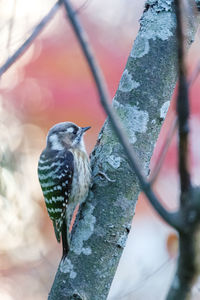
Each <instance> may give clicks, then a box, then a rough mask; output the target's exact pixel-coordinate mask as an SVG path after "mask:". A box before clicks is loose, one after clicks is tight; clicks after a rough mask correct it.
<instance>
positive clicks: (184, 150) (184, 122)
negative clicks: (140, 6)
mask: <svg viewBox="0 0 200 300" xmlns="http://www.w3.org/2000/svg"><path fill="white" fill-rule="evenodd" d="M175 12H176V19H177V30H176V34H177V43H178V74H179V87H178V95H177V115H178V123H179V174H180V184H181V191H182V192H185V191H187V190H188V189H189V188H190V187H191V181H190V174H189V171H188V133H189V123H188V119H189V100H188V86H187V80H186V68H185V62H184V38H183V30H182V19H181V4H180V2H179V0H175Z"/></svg>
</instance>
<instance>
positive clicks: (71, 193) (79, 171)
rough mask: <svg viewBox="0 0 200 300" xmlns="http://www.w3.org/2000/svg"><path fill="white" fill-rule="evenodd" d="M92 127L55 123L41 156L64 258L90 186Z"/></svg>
mask: <svg viewBox="0 0 200 300" xmlns="http://www.w3.org/2000/svg"><path fill="white" fill-rule="evenodd" d="M90 128H91V127H90V126H88V127H79V126H78V125H76V124H75V123H72V122H62V123H58V124H56V125H54V126H53V127H52V128H51V129H50V130H49V132H48V134H47V138H46V148H45V149H44V150H43V151H42V153H41V155H40V157H39V162H38V177H39V182H40V185H41V189H42V192H43V196H44V200H45V204H46V208H47V212H48V214H49V217H50V219H51V220H52V222H53V227H54V231H55V236H56V239H57V241H58V242H60V240H61V239H62V248H63V253H62V259H63V258H65V257H66V256H67V254H68V252H69V249H70V234H69V226H70V223H71V218H72V215H73V211H74V209H75V207H76V206H77V205H78V204H81V203H83V202H84V201H85V199H86V198H87V195H88V191H89V187H90V182H91V169H90V162H89V158H88V155H87V152H86V149H85V144H84V140H83V135H84V133H85V132H86V131H87V130H88V129H90Z"/></svg>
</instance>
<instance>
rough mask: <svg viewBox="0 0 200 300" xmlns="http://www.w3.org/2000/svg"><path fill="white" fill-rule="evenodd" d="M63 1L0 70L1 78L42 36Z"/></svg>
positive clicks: (53, 8) (57, 3)
mask: <svg viewBox="0 0 200 300" xmlns="http://www.w3.org/2000/svg"><path fill="white" fill-rule="evenodd" d="M60 4H61V1H60V0H59V1H57V2H56V3H55V4H54V6H53V7H52V8H51V9H50V11H49V12H48V14H47V15H46V16H45V17H44V18H43V19H42V20H41V21H40V23H39V24H38V25H37V26H36V27H35V28H34V30H33V32H32V33H31V35H30V36H29V37H28V39H27V40H26V41H25V42H24V43H23V44H22V45H21V46H20V47H19V48H18V49H17V51H16V52H15V53H14V54H13V55H12V56H11V57H9V58H8V59H7V61H6V62H5V63H4V64H3V65H2V66H1V68H0V77H1V75H2V74H3V73H4V72H5V71H7V70H8V68H10V66H12V65H13V64H14V63H15V61H16V60H17V59H18V58H19V57H20V56H21V55H22V54H23V53H24V52H25V51H26V50H27V49H28V48H29V47H30V45H31V44H32V43H33V41H34V40H35V39H36V37H37V36H38V35H39V34H40V32H41V31H42V30H43V29H44V28H45V26H46V25H47V23H48V22H49V21H50V20H51V19H52V18H53V16H54V15H55V13H56V12H57V11H58V9H59V7H60Z"/></svg>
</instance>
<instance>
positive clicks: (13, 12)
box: [6, 0, 17, 53]
mask: <svg viewBox="0 0 200 300" xmlns="http://www.w3.org/2000/svg"><path fill="white" fill-rule="evenodd" d="M16 2H17V0H14V2H13V8H12V15H11V19H10V22H9V32H8V40H7V45H6V48H7V50H8V53H9V50H10V41H11V36H12V30H13V25H14V21H15V12H16Z"/></svg>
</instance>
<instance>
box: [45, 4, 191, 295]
mask: <svg viewBox="0 0 200 300" xmlns="http://www.w3.org/2000/svg"><path fill="white" fill-rule="evenodd" d="M63 3H66V1H64V2H63ZM67 4H69V2H67ZM147 4H148V5H147V6H146V10H145V12H144V14H143V17H142V18H141V21H140V25H141V26H140V31H139V33H138V36H137V38H136V40H135V43H134V46H133V49H132V51H131V54H130V56H129V58H128V62H127V65H126V68H125V70H124V72H123V75H122V78H121V80H120V83H119V87H118V90H117V93H116V95H115V97H114V100H113V106H114V108H115V110H116V111H117V114H118V116H119V118H120V119H121V120H122V123H123V128H124V129H125V131H126V133H127V134H128V137H129V141H130V143H131V145H132V146H133V145H134V149H135V152H136V155H137V156H138V157H139V158H140V161H141V162H142V163H143V167H144V170H145V173H146V174H148V171H149V162H150V158H151V156H152V152H153V149H154V145H155V143H156V140H157V137H158V134H159V131H160V128H161V125H162V122H163V120H164V118H165V114H166V112H167V109H168V106H169V101H170V99H171V96H172V92H173V89H174V87H175V83H176V79H177V73H176V68H175V67H174V66H176V63H177V53H176V50H177V47H176V46H177V44H176V34H175V32H176V31H175V28H176V23H175V21H174V17H175V15H174V6H173V4H172V3H171V2H170V1H165V0H163V1H159V2H158V1H155V3H153V4H152V1H147ZM72 15H74V14H73V11H72ZM70 16H71V13H70V14H69V17H70ZM81 32H82V29H81ZM190 32H191V37H193V34H194V32H195V30H191V31H190ZM191 40H192V39H190V41H191ZM83 44H84V41H83ZM84 51H85V50H84ZM166 61H167V63H166ZM152 62H153V65H152ZM101 96H102V95H101ZM106 96H107V91H106ZM106 99H107V98H106ZM123 136H124V134H123ZM131 150H132V148H131ZM131 153H132V152H131ZM91 166H92V171H93V178H94V180H93V186H92V188H91V192H90V194H89V197H88V199H87V201H86V203H85V205H84V207H83V208H82V209H81V211H80V217H79V220H78V222H77V226H76V230H74V234H73V236H72V243H71V246H70V252H69V254H68V257H67V258H66V259H65V261H62V262H61V264H60V266H59V268H58V272H57V274H56V277H55V281H54V284H53V286H52V289H51V292H50V295H49V299H50V300H55V299H61V300H62V299H73V298H74V299H94V300H100V299H101V300H102V299H106V297H107V295H108V290H109V287H110V285H111V282H112V279H113V276H114V273H115V270H116V268H117V265H118V262H119V259H120V256H121V254H122V250H123V248H124V246H125V242H126V237H127V234H128V232H129V230H130V224H131V222H132V216H133V212H134V208H135V205H136V201H137V198H138V194H139V192H140V187H139V185H138V181H137V178H136V175H135V173H134V172H133V171H132V168H130V166H129V162H128V160H127V156H126V155H125V153H124V151H123V148H122V146H121V144H120V143H119V140H118V138H117V137H116V135H115V134H114V132H113V130H112V125H111V120H110V119H108V120H107V121H106V122H105V124H104V126H103V128H102V130H101V133H100V136H99V139H98V141H97V145H96V147H95V149H94V151H93V153H92V155H91ZM99 171H100V172H101V173H102V172H103V173H104V174H106V176H105V177H104V179H102V176H100V175H98V174H100V173H99ZM106 177H108V178H111V179H112V182H111V181H110V180H107V179H106ZM142 178H143V176H142ZM145 183H146V181H145ZM145 188H146V191H147V192H148V193H149V192H152V191H151V189H150V188H149V185H148V184H146V185H145ZM151 197H152V195H150V198H151ZM156 201H157V199H156ZM156 203H158V204H159V202H156ZM158 209H159V208H158ZM170 216H173V222H174V219H175V218H176V216H175V215H171V214H170Z"/></svg>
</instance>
